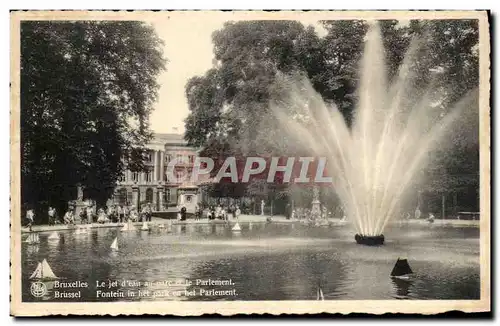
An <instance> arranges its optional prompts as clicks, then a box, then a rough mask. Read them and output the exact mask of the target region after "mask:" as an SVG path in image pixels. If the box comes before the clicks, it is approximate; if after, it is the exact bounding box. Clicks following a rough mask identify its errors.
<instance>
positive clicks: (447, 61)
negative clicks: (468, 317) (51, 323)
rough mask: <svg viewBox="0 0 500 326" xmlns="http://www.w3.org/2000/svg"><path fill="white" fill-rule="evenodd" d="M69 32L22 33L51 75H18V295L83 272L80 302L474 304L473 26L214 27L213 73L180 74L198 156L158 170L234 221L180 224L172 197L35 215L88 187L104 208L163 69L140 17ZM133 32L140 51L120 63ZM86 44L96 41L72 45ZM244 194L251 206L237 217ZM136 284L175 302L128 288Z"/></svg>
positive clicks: (134, 167)
mask: <svg viewBox="0 0 500 326" xmlns="http://www.w3.org/2000/svg"><path fill="white" fill-rule="evenodd" d="M76 24H77V25H79V26H78V28H77V29H74V28H72V27H73V26H71V27H70V28H68V26H64V24H61V25H56V26H55V27H54V26H45V25H44V24H42V23H36V22H35V23H31V24H29V23H27V25H26V26H25V29H24V30H23V33H25V34H23V35H24V36H23V40H24V41H23V42H24V43H23V46H24V47H23V51H25V53H26V55H25V57H26V60H25V61H23V64H24V65H26V67H27V68H30V69H31V68H32V69H31V70H30V69H24V70H23V74H25V73H26V74H28V72H27V71H35V70H36V71H45V74H47V76H45V77H44V78H45V79H44V78H42V77H43V76H42V77H40V80H35V82H31V81H30V76H29V75H26V76H25V75H22V76H21V77H22V78H25V81H26V84H25V85H26V86H25V87H26V88H27V89H26V92H25V93H23V94H24V96H25V97H22V99H21V100H22V110H23V113H22V114H24V115H25V117H26V119H24V120H23V125H22V127H21V128H22V157H23V159H22V175H21V180H22V189H21V192H22V196H21V197H22V201H23V202H22V206H23V211H22V217H23V218H24V217H25V216H26V217H27V219H28V220H29V221H28V222H29V225H28V226H27V227H24V228H23V230H22V236H23V245H22V249H21V250H22V274H23V275H22V276H23V300H24V301H37V300H49V301H54V300H55V301H61V300H60V298H68V297H69V296H70V295H69V294H68V296H66V297H65V296H64V295H59V294H58V297H57V298H55V297H54V296H53V293H54V291H55V290H54V282H55V280H58V279H64V280H68V282H73V281H82V282H83V281H84V282H86V283H88V285H89V286H88V287H82V288H79V289H78V291H79V297H78V298H79V299H80V298H81V301H116V300H124V301H137V300H198V301H206V300H208V301H214V300H368V299H377V300H383V299H417V300H424V299H435V300H457V299H479V298H480V284H481V280H480V264H479V252H480V250H479V240H480V228H479V225H480V221H481V218H482V217H481V214H480V213H479V212H480V210H479V139H478V132H479V131H478V130H479V125H478V123H479V122H478V55H477V51H476V48H475V44H476V43H477V42H478V40H477V37H478V35H477V34H478V31H477V22H476V23H475V22H473V21H468V20H463V21H455V20H450V21H428V22H426V21H417V20H415V21H411V22H410V23H408V24H406V25H402V24H401V22H398V21H389V20H387V21H331V22H323V23H322V24H323V26H324V28H325V29H326V31H327V34H326V36H323V37H320V36H318V35H317V33H315V32H314V29H310V28H305V27H304V26H303V25H302V23H300V22H296V21H267V22H261V21H241V22H232V23H227V24H225V25H224V27H223V28H221V29H220V30H217V31H214V37H213V42H214V56H215V59H214V60H215V61H214V65H213V67H212V68H211V69H209V70H208V71H207V72H206V73H205V75H203V76H193V77H192V78H191V79H190V80H189V81H188V83H187V84H186V85H185V96H186V98H187V103H188V105H189V113H188V114H187V115H186V117H185V127H186V131H185V133H184V138H185V140H186V141H187V142H188V143H189V144H190V146H193V148H196V149H197V153H198V156H197V157H196V159H194V167H193V169H192V170H190V175H183V176H181V177H183V178H184V179H182V180H177V178H179V177H180V175H178V174H176V173H174V172H175V167H176V165H177V164H179V163H182V162H180V161H178V160H176V159H173V160H171V161H169V163H168V166H167V171H166V174H165V176H161V180H160V182H164V183H166V182H167V181H168V182H172V180H177V181H179V182H185V181H188V180H190V181H191V183H194V184H197V187H198V183H200V184H199V188H200V191H204V193H205V194H206V196H204V197H201V196H200V198H202V199H203V200H200V201H199V202H196V203H195V204H196V207H197V211H196V212H198V209H200V210H203V209H206V210H207V211H208V212H211V211H212V210H213V211H215V209H216V208H215V207H217V208H218V207H221V209H219V211H224V212H229V210H231V212H232V213H227V214H226V213H222V214H219V213H218V214H217V218H209V217H208V216H205V215H203V214H200V215H199V216H198V215H196V212H195V214H194V216H189V218H186V215H185V214H184V213H185V209H184V210H182V208H183V205H185V203H183V202H180V200H179V202H177V203H176V206H175V207H173V208H172V209H171V210H172V211H175V213H176V214H173V215H168V214H163V213H165V212H164V210H162V209H159V210H152V211H151V210H150V211H149V213H148V214H149V215H148V218H144V219H142V218H141V220H136V219H134V220H130V219H129V218H127V217H126V218H125V219H121V218H120V219H118V220H114V221H108V220H106V222H105V223H104V222H103V223H94V222H93V221H87V222H85V223H83V222H82V223H78V222H75V221H73V220H71V221H70V222H68V223H64V224H62V225H51V226H48V225H46V224H47V223H46V221H45V216H47V210H48V207H57V210H58V211H62V212H65V211H71V210H72V208H71V205H69V204H68V203H70V202H71V201H72V200H73V199H74V198H75V197H76V193H77V190H76V189H77V188H79V187H82V186H83V187H86V189H91V190H90V191H88V194H87V196H89V198H92V200H93V202H94V203H95V207H96V208H99V209H102V216H105V215H106V214H107V213H106V212H107V210H106V207H107V205H108V204H107V203H108V202H109V201H111V200H112V198H113V194H114V189H115V188H116V184H117V182H118V180H119V178H120V176H121V175H123V173H124V171H127V170H130V171H132V172H140V171H145V169H146V167H145V165H144V163H143V161H144V158H145V153H146V151H145V147H146V144H147V142H148V140H149V138H150V131H149V130H147V126H148V123H147V121H148V119H149V115H150V114H151V111H152V110H153V104H152V103H154V101H155V99H156V97H157V96H158V94H157V90H158V88H159V85H158V82H157V76H158V74H159V73H160V71H162V70H163V69H164V68H165V65H168V64H169V63H167V60H165V59H164V58H163V57H162V55H161V52H162V51H161V46H160V44H161V42H160V40H159V39H158V36H157V35H156V34H155V30H154V28H152V27H150V26H148V25H147V24H143V23H140V22H127V24H128V25H127V26H128V27H127V28H126V29H124V27H123V26H124V25H119V26H118V25H117V26H114V25H113V23H112V22H104V23H97V22H96V23H85V22H81V23H76ZM86 24H90V25H91V26H90V27H89V26H87V25H86ZM424 31H425V32H424ZM57 33H60V35H58V34H57ZM54 35H56V36H54ZM61 35H63V37H61ZM85 35H87V36H85ZM88 35H90V36H91V37H88ZM101 35H107V37H102V36H101ZM134 35H140V36H141V37H138V39H137V40H136V43H134V48H133V49H135V50H136V51H138V52H139V53H147V56H148V60H144V61H143V60H142V58H140V56H138V55H137V53H135V52H134V51H133V50H130V52H127V51H125V53H126V55H125V56H124V57H125V58H124V59H123V61H114V60H115V59H114V58H116V57H117V56H118V55H116V54H117V53H122V52H121V51H122V49H123V47H125V46H126V44H125V43H124V41H123V40H124V39H128V38H129V37H132V38H133V36H134ZM144 35H146V36H144ZM457 35H458V36H457ZM452 36H453V37H452ZM450 38H453V41H451V40H450ZM35 39H40V40H42V41H44V42H46V43H47V44H46V47H45V48H44V47H40V46H39V45H38V43H37V42H38V41H37V42H35V41H34V40H35ZM234 39H238V42H237V43H236V44H234V45H233V44H232V43H231V42H232V40H234ZM64 40H66V42H68V44H65V46H64V47H63V46H62V44H60V42H65V41H64ZM30 42H31V43H30ZM86 42H88V44H87V45H88V46H86V47H81V46H82V43H86ZM94 42H101V43H102V44H98V45H102V46H106V48H107V49H109V51H110V52H109V53H97V52H95V53H94V52H91V53H83V52H84V51H83V50H82V49H83V48H85V49H90V50H89V51H93V50H92V49H94V50H95V49H97V48H99V47H98V46H97V45H96V44H95V43H94ZM116 44H119V45H120V46H116ZM127 44H128V43H127ZM73 47H74V49H75V51H74V52H75V53H81V52H82V51H83V52H82V53H83V54H81V56H80V57H68V56H67V55H65V53H64V50H62V49H67V48H73ZM115 47H116V48H115ZM47 48H49V49H51V48H54V50H56V49H57V50H58V51H57V52H56V55H54V56H53V58H51V59H50V60H51V64H53V65H57V66H58V67H59V70H56V71H54V70H53V69H48V68H50V67H48V66H45V64H46V62H45V61H44V60H45V59H44V58H45V55H44V52H43V51H46V50H47ZM138 48H139V50H138ZM426 51H427V52H426ZM93 56H94V57H95V58H94V59H95V60H92V59H89V58H93ZM102 57H103V58H102ZM28 59H29V60H28ZM73 60H74V61H73ZM52 61H53V62H52ZM110 62H111V63H110ZM131 62H132V64H131ZM33 65H34V67H33ZM110 65H111V66H110ZM134 65H135V66H137V67H142V68H144V69H138V70H137V71H132V70H131V66H134ZM39 66H40V67H39ZM53 74H61V76H62V77H60V76H59V75H55V76H54V75H53ZM42 75H43V74H42ZM56 76H57V77H56ZM130 76H133V78H132V77H130ZM457 76H458V77H457ZM51 78H52V79H54V81H53V84H49V85H48V86H47V85H45V84H44V83H45V80H46V79H49V80H50V79H51ZM115 78H116V80H115V82H113V80H114V79H115ZM103 79H105V80H107V81H106V82H102V80H103ZM108 79H110V80H111V81H108ZM28 81H29V82H28ZM37 82H38V84H37ZM42 84H43V85H44V86H43V87H42ZM33 85H34V86H33ZM83 85H90V86H88V87H86V88H85V90H83V89H82V86H83ZM61 88H62V89H65V90H66V91H65V92H66V93H64V92H63V93H62V95H61V94H60V89H61ZM40 93H42V94H44V95H43V96H42V97H40ZM40 98H42V99H40ZM60 103H63V104H60ZM51 104H54V105H53V106H51ZM56 104H57V105H56ZM47 108H54V109H53V112H52V111H50V110H49V111H48V112H45V111H44V110H48V109H47ZM37 119H38V120H37ZM132 120H134V121H135V122H134V123H131V122H130V121H132ZM51 124H52V125H51ZM54 130H55V131H56V132H52V131H54ZM148 137H149V138H148ZM54 144H57V146H54ZM237 158H244V159H243V160H238V159H237ZM315 158H317V159H315ZM313 161H314V162H316V163H317V164H316V163H315V164H311V162H313ZM162 164H163V163H162ZM182 164H185V162H184V163H182ZM155 175H157V173H156V172H155ZM201 175H205V177H204V178H202V179H203V180H202V181H203V182H200V177H201ZM277 176H279V180H280V181H279V182H277V181H276V177H277ZM292 177H293V178H292ZM224 180H225V181H224ZM227 180H230V181H229V182H227ZM161 186H162V187H163V184H162V185H161ZM422 194H426V196H424V195H422ZM458 196H460V197H458ZM179 198H184V197H179ZM196 198H198V197H196ZM450 198H453V205H448V206H446V203H448V201H449V200H450ZM457 198H461V200H460V201H459V200H458V199H457ZM243 199H245V200H248V202H249V203H250V204H249V205H248V207H253V212H252V211H251V210H250V209H249V210H248V211H245V212H243V213H241V214H239V213H238V214H237V213H235V212H236V211H237V210H239V209H240V206H241V205H242V203H243V202H244V200H243ZM140 205H141V203H140V202H139V200H138V199H137V198H136V199H135V200H134V202H133V203H132V206H134V207H132V209H133V210H135V211H137V212H139V211H140V209H141V207H135V206H140ZM147 205H149V203H145V204H144V206H145V207H146V206H147ZM251 205H253V206H251ZM232 207H234V209H233V208H232ZM184 208H185V207H184ZM165 211H166V209H165ZM29 212H31V213H29ZM181 214H182V215H181ZM436 215H437V216H438V217H440V218H437V217H436ZM219 217H220V218H219ZM103 218H105V217H103ZM403 262H404V264H405V265H404V266H403V265H398V264H403ZM401 266H403V267H401ZM35 280H37V281H40V282H44V284H46V287H47V288H48V292H47V293H45V295H44V296H42V297H34V296H33V295H31V294H30V282H33V281H35ZM119 280H127V282H124V283H123V284H122V283H120V282H119ZM174 280H181V281H182V282H177V281H174ZM214 280H216V282H214ZM217 280H220V281H217ZM229 280H230V281H229ZM109 282H111V283H109ZM113 282H115V283H113ZM146 283H147V284H149V285H150V286H147V287H145V286H143V285H144V284H146ZM106 284H114V285H113V286H112V287H113V293H119V294H116V295H115V294H109V295H107V294H105V292H104V291H101V290H100V289H97V288H99V287H100V286H101V285H102V286H105V285H106ZM110 287H111V285H110ZM146 290H149V291H151V293H154V292H157V293H176V294H177V295H172V296H171V297H169V296H136V295H130V296H128V295H127V293H135V292H134V291H146ZM59 291H60V289H59ZM72 291H74V290H72ZM96 291H97V296H96ZM110 293H111V292H110ZM148 293H149V292H148ZM182 293H189V295H182ZM179 294H180V295H179ZM70 299H71V298H69V299H68V301H71V300H70Z"/></svg>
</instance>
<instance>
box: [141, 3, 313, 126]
mask: <svg viewBox="0 0 500 326" xmlns="http://www.w3.org/2000/svg"><path fill="white" fill-rule="evenodd" d="M228 14H229V13H228ZM240 19H241V18H238V19H233V18H231V16H225V15H224V13H221V14H218V15H210V16H207V15H205V16H204V17H203V19H201V17H200V16H199V15H193V13H192V12H191V14H190V15H175V16H174V15H172V16H165V15H161V16H158V17H152V18H150V19H148V21H147V22H148V23H150V24H152V25H153V27H154V28H155V29H156V32H157V34H158V36H159V37H160V38H162V39H163V41H164V42H165V47H164V50H163V51H164V56H165V57H166V58H167V59H168V63H167V66H166V71H164V72H163V73H162V74H161V75H160V76H159V79H158V83H159V84H160V90H159V97H158V102H157V103H156V105H155V108H154V111H153V113H152V115H151V117H150V122H151V129H152V130H153V131H154V132H157V133H172V132H173V133H183V132H184V119H185V118H186V117H187V116H188V114H189V109H188V105H187V99H186V96H185V93H184V87H185V85H186V83H187V81H188V80H189V78H191V77H193V76H199V75H203V74H204V73H205V72H206V71H207V70H208V69H210V68H211V67H212V59H213V51H212V49H213V46H212V33H213V32H214V31H216V30H218V29H221V28H222V27H223V25H224V22H225V21H227V20H240ZM301 22H302V23H303V24H304V25H313V26H315V28H316V30H317V31H319V32H320V33H321V32H323V31H322V30H321V29H322V27H321V26H320V25H319V24H318V22H317V20H311V19H302V20H301Z"/></svg>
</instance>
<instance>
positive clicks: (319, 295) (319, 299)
mask: <svg viewBox="0 0 500 326" xmlns="http://www.w3.org/2000/svg"><path fill="white" fill-rule="evenodd" d="M316 300H318V301H325V296H324V295H323V290H322V289H321V286H319V287H318V293H317V295H316Z"/></svg>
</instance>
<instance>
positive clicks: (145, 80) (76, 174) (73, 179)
mask: <svg viewBox="0 0 500 326" xmlns="http://www.w3.org/2000/svg"><path fill="white" fill-rule="evenodd" d="M164 66H165V60H164V59H163V54H162V41H161V40H160V39H159V38H158V36H157V35H156V34H155V32H154V30H153V28H152V27H150V26H148V25H146V24H144V23H142V22H132V21H123V22H121V21H117V22H109V21H78V22H50V21H31V22H23V23H22V24H21V184H22V201H23V203H25V204H28V205H30V206H34V207H37V206H38V207H39V208H40V209H41V208H43V207H44V206H46V205H49V204H50V205H54V206H56V207H58V208H59V210H64V209H65V207H66V203H67V202H68V200H71V199H74V198H75V196H76V186H77V185H81V186H83V187H85V188H86V189H87V190H88V192H87V193H88V194H89V195H90V196H91V198H92V199H95V200H96V201H97V202H98V203H99V204H103V203H104V202H105V201H106V199H108V198H109V197H110V195H111V194H112V191H113V189H114V185H115V183H116V180H117V178H118V177H119V176H120V175H122V173H123V170H124V168H125V166H127V165H128V166H129V167H130V168H131V169H133V170H134V169H135V170H138V169H141V168H143V166H142V163H141V162H142V152H143V147H144V145H145V143H146V142H147V141H148V140H149V139H150V137H151V132H150V130H149V124H148V119H149V114H150V112H151V110H152V105H153V103H154V102H155V100H156V96H157V91H158V87H159V86H158V84H157V82H156V77H157V75H158V74H159V72H160V71H161V70H163V69H164Z"/></svg>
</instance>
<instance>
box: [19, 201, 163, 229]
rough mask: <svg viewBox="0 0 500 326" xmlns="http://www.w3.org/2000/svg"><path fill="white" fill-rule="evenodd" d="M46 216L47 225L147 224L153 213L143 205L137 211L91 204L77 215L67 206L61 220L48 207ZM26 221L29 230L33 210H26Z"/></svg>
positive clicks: (146, 205) (72, 207) (74, 210)
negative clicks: (98, 206)
mask: <svg viewBox="0 0 500 326" xmlns="http://www.w3.org/2000/svg"><path fill="white" fill-rule="evenodd" d="M47 214H48V222H49V225H56V224H66V225H70V224H77V223H79V224H88V223H101V224H103V223H110V222H113V223H117V222H120V223H122V222H127V221H131V222H149V221H151V217H152V214H153V211H152V208H151V205H150V204H145V205H143V206H142V209H141V210H138V209H137V208H136V207H134V206H127V205H116V204H115V205H109V206H106V207H101V208H99V209H96V206H95V205H93V204H91V205H87V206H86V207H82V208H81V209H80V211H79V213H78V214H76V208H75V207H74V206H69V207H68V209H67V210H66V212H65V213H64V214H63V215H62V218H60V215H58V213H57V211H56V209H55V208H54V207H52V206H50V207H49V209H48V211H47ZM26 221H27V227H29V228H30V230H31V227H32V225H33V224H34V223H35V212H34V210H33V209H29V210H27V212H26Z"/></svg>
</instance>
